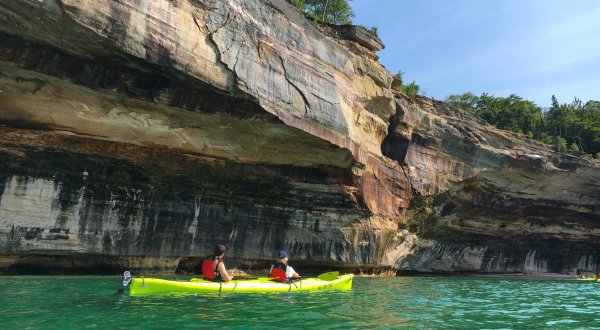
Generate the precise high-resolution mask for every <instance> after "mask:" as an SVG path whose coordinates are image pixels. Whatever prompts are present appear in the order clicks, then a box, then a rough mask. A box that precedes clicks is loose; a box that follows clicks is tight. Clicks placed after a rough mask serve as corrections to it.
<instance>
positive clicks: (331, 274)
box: [317, 272, 340, 281]
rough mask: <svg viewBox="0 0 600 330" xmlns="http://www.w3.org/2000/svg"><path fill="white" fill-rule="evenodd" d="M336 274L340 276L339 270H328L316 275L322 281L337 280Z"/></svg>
mask: <svg viewBox="0 0 600 330" xmlns="http://www.w3.org/2000/svg"><path fill="white" fill-rule="evenodd" d="M338 276H340V272H328V273H323V274H321V275H319V276H317V278H318V279H320V280H323V281H333V280H337V278H338Z"/></svg>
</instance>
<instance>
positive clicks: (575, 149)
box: [569, 143, 579, 151]
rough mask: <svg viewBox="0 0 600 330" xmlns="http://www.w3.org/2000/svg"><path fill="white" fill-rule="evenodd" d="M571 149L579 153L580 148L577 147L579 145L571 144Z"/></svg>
mask: <svg viewBox="0 0 600 330" xmlns="http://www.w3.org/2000/svg"><path fill="white" fill-rule="evenodd" d="M569 149H571V150H573V151H579V146H578V145H577V143H571V146H570V147H569Z"/></svg>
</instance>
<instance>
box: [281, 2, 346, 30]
mask: <svg viewBox="0 0 600 330" xmlns="http://www.w3.org/2000/svg"><path fill="white" fill-rule="evenodd" d="M348 1H352V0H293V1H292V3H293V4H294V5H295V6H296V7H298V9H300V10H301V11H302V12H304V13H305V14H306V15H308V16H310V17H312V18H314V19H315V20H317V21H319V22H324V23H329V24H351V23H352V17H354V12H353V11H352V7H350V4H348Z"/></svg>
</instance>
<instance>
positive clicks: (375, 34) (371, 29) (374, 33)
mask: <svg viewBox="0 0 600 330" xmlns="http://www.w3.org/2000/svg"><path fill="white" fill-rule="evenodd" d="M367 31H369V32H371V34H373V35H374V36H376V37H379V32H378V31H377V27H376V26H371V27H370V28H367Z"/></svg>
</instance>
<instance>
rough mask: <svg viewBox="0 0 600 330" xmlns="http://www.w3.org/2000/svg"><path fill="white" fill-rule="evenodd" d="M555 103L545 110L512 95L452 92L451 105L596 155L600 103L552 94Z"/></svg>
mask: <svg viewBox="0 0 600 330" xmlns="http://www.w3.org/2000/svg"><path fill="white" fill-rule="evenodd" d="M551 101H552V106H551V107H550V109H549V110H548V111H547V112H546V113H544V112H543V111H542V109H541V108H540V107H538V106H537V105H536V104H535V103H533V102H531V101H527V100H524V99H523V98H521V97H519V96H516V95H510V96H509V97H495V96H493V95H489V94H486V93H483V94H482V95H481V96H476V95H474V94H473V93H470V92H469V93H464V94H461V95H450V96H448V97H447V98H446V102H448V103H449V104H451V105H453V106H455V107H457V108H461V109H464V110H466V111H469V112H471V113H473V114H475V115H476V116H478V117H480V118H483V119H484V120H486V121H487V122H488V123H490V124H492V125H494V126H496V127H498V128H502V129H507V130H511V131H513V132H516V133H522V132H527V133H526V135H527V137H529V138H533V139H536V140H539V141H542V142H544V143H547V144H554V145H555V146H556V148H557V149H558V150H560V151H564V150H566V149H567V146H569V149H572V150H575V151H583V152H586V153H591V154H596V153H597V152H599V151H600V102H599V101H589V102H587V103H585V104H583V102H581V100H579V99H577V98H576V99H575V100H573V102H571V103H569V104H567V103H563V104H561V103H559V101H558V99H557V98H556V97H555V96H554V95H553V96H552V99H551Z"/></svg>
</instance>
